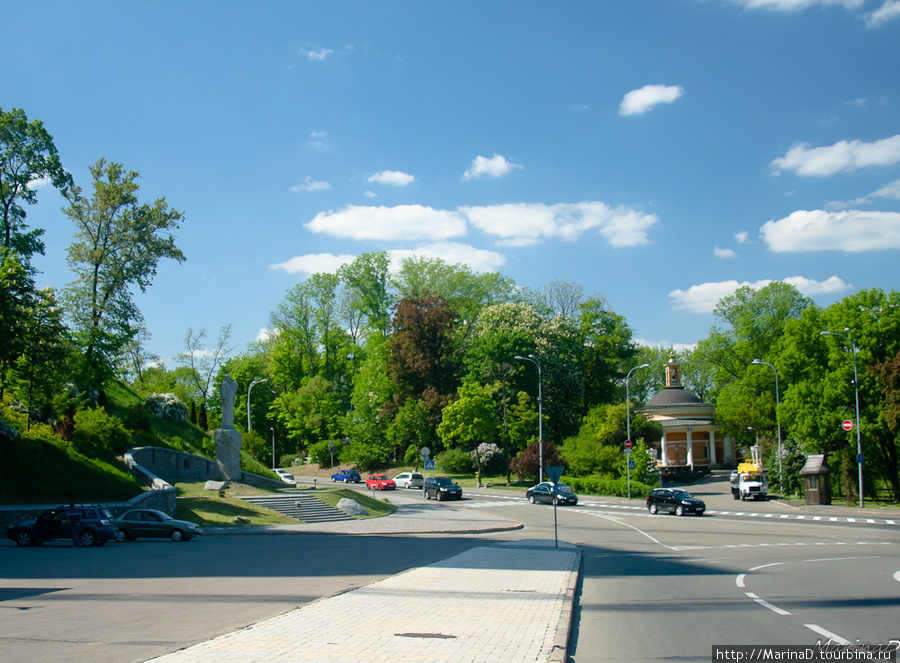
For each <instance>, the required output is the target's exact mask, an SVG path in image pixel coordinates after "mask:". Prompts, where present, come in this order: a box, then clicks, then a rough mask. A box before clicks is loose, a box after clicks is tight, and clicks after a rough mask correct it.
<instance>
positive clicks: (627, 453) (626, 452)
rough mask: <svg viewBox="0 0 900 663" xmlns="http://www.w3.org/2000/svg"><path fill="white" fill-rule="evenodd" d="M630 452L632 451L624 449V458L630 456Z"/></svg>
mask: <svg viewBox="0 0 900 663" xmlns="http://www.w3.org/2000/svg"><path fill="white" fill-rule="evenodd" d="M631 451H632V450H631V449H629V448H628V447H625V455H626V456H630V455H631Z"/></svg>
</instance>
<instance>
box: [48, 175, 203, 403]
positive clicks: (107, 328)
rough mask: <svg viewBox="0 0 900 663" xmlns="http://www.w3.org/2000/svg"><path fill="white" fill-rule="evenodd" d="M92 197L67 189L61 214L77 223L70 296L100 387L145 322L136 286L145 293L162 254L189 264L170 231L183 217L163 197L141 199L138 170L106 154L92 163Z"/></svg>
mask: <svg viewBox="0 0 900 663" xmlns="http://www.w3.org/2000/svg"><path fill="white" fill-rule="evenodd" d="M89 170H90V173H91V177H92V178H93V189H94V191H93V195H92V196H91V198H85V197H84V196H83V195H82V190H81V188H80V187H77V186H73V187H72V188H71V190H70V191H69V192H68V196H67V198H68V200H69V206H68V207H66V208H65V209H64V210H63V211H64V212H65V214H66V215H67V216H68V217H69V218H70V219H72V221H73V222H74V223H75V228H76V230H75V242H74V243H73V244H72V245H71V246H70V247H69V265H70V266H71V268H72V270H73V271H74V272H75V275H76V280H75V281H73V282H72V283H71V284H69V286H68V288H67V290H66V299H67V302H68V304H69V311H68V312H69V315H70V316H71V318H72V320H73V323H74V328H75V332H76V340H77V342H78V344H79V346H80V347H81V348H82V351H83V353H84V357H85V361H86V365H87V371H88V376H86V377H87V379H88V380H89V381H90V382H92V383H93V384H94V385H95V386H98V387H100V386H102V382H103V380H104V379H106V378H107V377H108V376H109V375H110V374H111V372H112V367H113V362H114V359H115V357H117V356H118V354H119V353H120V351H121V348H122V347H123V346H124V345H125V344H126V343H127V342H128V341H129V339H131V337H132V336H133V335H134V331H135V329H136V328H137V326H138V325H139V324H140V322H141V321H142V316H141V313H140V311H139V310H138V308H137V306H136V304H135V303H134V298H133V293H132V288H134V287H137V288H139V289H140V290H141V292H146V290H147V288H148V287H149V286H150V285H151V283H152V282H153V278H154V277H155V276H156V268H157V265H158V264H159V261H160V260H162V259H163V258H171V259H173V260H176V261H178V262H183V261H184V259H185V258H184V254H183V253H182V252H181V250H180V249H179V248H178V247H177V246H175V238H174V237H173V235H172V232H173V231H174V230H175V229H176V228H178V223H179V222H180V221H181V220H182V219H183V215H182V214H181V212H177V211H175V210H173V209H170V208H169V205H168V204H167V203H166V200H165V198H160V199H158V200H156V201H155V202H154V203H153V204H148V203H140V202H139V201H138V197H137V192H138V188H139V187H138V184H137V179H138V178H139V177H140V175H139V173H137V172H136V171H125V169H124V168H123V166H122V164H119V163H114V162H112V163H107V161H106V160H105V159H100V160H99V161H97V163H95V164H94V165H93V166H90V168H89Z"/></svg>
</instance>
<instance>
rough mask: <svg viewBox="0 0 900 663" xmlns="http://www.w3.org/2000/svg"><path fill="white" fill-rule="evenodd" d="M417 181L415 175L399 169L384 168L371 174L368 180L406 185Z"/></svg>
mask: <svg viewBox="0 0 900 663" xmlns="http://www.w3.org/2000/svg"><path fill="white" fill-rule="evenodd" d="M415 181H416V178H415V177H414V176H413V175H408V174H407V173H402V172H400V171H399V170H382V171H381V172H380V173H375V174H374V175H370V176H369V177H368V179H366V182H375V183H377V184H386V185H388V186H406V185H407V184H412V183H413V182H415Z"/></svg>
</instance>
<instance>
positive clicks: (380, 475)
mask: <svg viewBox="0 0 900 663" xmlns="http://www.w3.org/2000/svg"><path fill="white" fill-rule="evenodd" d="M375 478H376V479H378V480H379V481H387V480H388V478H387V477H386V476H385V475H383V474H379V475H378V476H377V477H375Z"/></svg>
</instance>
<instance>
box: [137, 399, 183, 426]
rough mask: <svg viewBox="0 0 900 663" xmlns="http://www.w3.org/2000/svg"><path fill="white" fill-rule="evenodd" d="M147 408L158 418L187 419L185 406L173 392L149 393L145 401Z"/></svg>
mask: <svg viewBox="0 0 900 663" xmlns="http://www.w3.org/2000/svg"><path fill="white" fill-rule="evenodd" d="M145 404H146V406H147V410H148V411H149V412H150V414H152V415H153V416H155V417H159V418H160V419H171V420H172V421H187V419H188V409H187V406H186V405H185V404H184V403H182V402H181V400H180V399H179V398H178V396H176V395H175V394H150V395H149V396H147V400H146V401H145Z"/></svg>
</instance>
